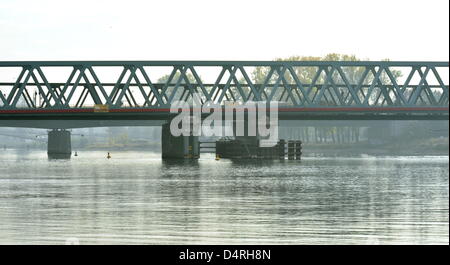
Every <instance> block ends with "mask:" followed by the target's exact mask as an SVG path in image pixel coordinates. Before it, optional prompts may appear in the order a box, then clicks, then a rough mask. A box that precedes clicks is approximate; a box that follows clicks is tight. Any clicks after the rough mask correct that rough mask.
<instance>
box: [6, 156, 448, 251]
mask: <svg viewBox="0 0 450 265" xmlns="http://www.w3.org/2000/svg"><path fill="white" fill-rule="evenodd" d="M11 152H12V151H11ZM0 170H1V171H0V172H1V175H0V243H31V244H37V243H46V244H47V243H50V244H64V242H65V240H66V239H67V238H70V237H77V238H79V240H80V242H81V243H82V244H83V243H85V244H87V243H93V244H104V243H121V244H138V243H148V244H182V243H192V244H203V243H206V244H209V243H212V244H238V243H249V244H285V243H286V244H366V243H367V244H373V243H380V244H399V243H410V244H428V243H441V244H448V205H449V204H448V157H363V158H361V157H348V158H327V157H316V158H315V157H310V158H305V159H304V160H303V161H301V162H300V161H273V162H267V161H253V162H248V161H242V160H241V161H230V160H226V159H221V160H220V161H215V160H214V157H213V156H211V157H207V158H203V159H201V160H199V161H196V160H186V161H182V160H179V161H161V160H160V159H159V154H149V153H143V152H142V153H139V152H123V153H114V155H113V158H112V159H109V160H108V159H106V158H105V157H104V152H83V153H80V154H79V156H78V157H72V159H71V160H51V161H49V160H47V159H46V153H44V152H42V153H40V152H29V153H27V154H19V153H3V154H1V155H0Z"/></svg>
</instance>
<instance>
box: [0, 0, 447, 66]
mask: <svg viewBox="0 0 450 265" xmlns="http://www.w3.org/2000/svg"><path fill="white" fill-rule="evenodd" d="M93 2H94V1H93V0H87V1H85V0H83V1H81V0H77V1H61V0H59V1H57V0H56V1H52V0H46V1H31V0H30V1H23V0H0V60H114V59H117V60H127V59H129V60H178V59H179V60H271V59H273V58H276V57H287V56H291V55H314V56H321V55H325V54H327V53H331V52H337V53H347V54H355V55H357V56H359V57H361V58H370V59H372V60H379V59H383V58H390V59H392V60H440V61H448V60H449V1H448V0H421V1H418V0H377V1H362V0H339V1H336V0H334V1H333V0H327V1H325V0H314V1H313V0H311V1H288V0H271V1H261V0H259V1H244V0H237V1H235V0H227V1H213V0H204V1H200V0H191V1H169V0H164V1H136V0H126V1H111V0H109V1H95V3H93Z"/></svg>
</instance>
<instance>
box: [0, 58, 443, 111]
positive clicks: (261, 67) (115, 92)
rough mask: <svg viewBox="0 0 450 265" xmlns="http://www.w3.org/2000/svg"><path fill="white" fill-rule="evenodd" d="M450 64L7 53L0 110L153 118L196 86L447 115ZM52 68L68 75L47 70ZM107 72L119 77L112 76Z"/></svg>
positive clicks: (207, 91)
mask: <svg viewBox="0 0 450 265" xmlns="http://www.w3.org/2000/svg"><path fill="white" fill-rule="evenodd" d="M161 67H163V68H164V69H165V70H167V72H166V73H165V74H166V76H165V79H164V80H163V82H161V81H159V82H158V79H160V78H161V74H159V75H157V74H155V72H154V71H153V70H152V69H159V68H161ZM448 67H449V63H448V62H405V61H402V62H395V61H17V62H7V61H3V62H0V118H1V119H7V118H8V117H7V116H10V117H15V118H19V117H30V115H32V116H33V115H34V116H35V117H43V118H44V116H47V117H50V116H52V117H56V118H58V117H64V118H69V117H71V116H72V117H76V116H80V115H81V116H83V115H84V116H86V117H91V116H92V117H96V119H97V118H98V117H99V119H101V117H103V118H106V117H107V116H108V115H115V116H118V117H119V116H126V115H127V113H124V112H128V114H136V115H141V114H142V115H146V117H147V118H152V116H155V117H156V116H158V115H165V114H167V113H168V111H167V109H168V108H169V107H170V105H171V103H173V102H175V101H179V100H187V101H189V100H192V97H193V94H197V95H199V96H200V98H201V101H202V103H205V102H206V101H213V102H215V103H219V104H222V105H225V104H227V102H231V103H234V104H236V103H238V104H240V103H244V102H247V101H276V102H278V103H279V105H280V106H282V107H283V108H285V109H287V110H286V112H285V113H284V116H285V117H293V119H296V118H301V117H302V116H305V115H306V116H308V117H309V116H319V117H318V118H320V117H325V116H333V115H332V114H336V115H337V114H339V115H343V116H344V118H346V117H347V116H348V117H349V118H351V116H352V115H356V114H357V115H359V116H361V115H362V114H364V115H366V118H368V119H371V118H374V119H376V118H377V117H378V118H380V119H381V118H384V116H383V115H387V116H386V117H388V118H391V117H394V116H396V117H400V118H401V119H409V118H412V117H409V116H408V115H413V116H414V117H417V118H419V119H420V118H423V117H424V116H425V117H429V118H432V119H448V103H449V91H448V90H449V84H448V83H449V81H448ZM111 68H115V69H116V70H118V71H112V70H111V71H110V69H111ZM55 69H56V70H58V71H62V72H65V74H61V75H59V76H57V77H58V78H55V75H51V74H49V73H48V72H49V71H54V70H55ZM205 69H206V71H205ZM208 69H209V70H211V69H212V70H214V71H210V72H208V71H209V70H208ZM12 70H14V71H15V72H14V71H13V72H14V73H15V74H13V76H9V77H8V78H6V76H7V74H8V73H10V72H11V71H12ZM105 71H106V75H107V76H109V77H111V78H110V79H112V80H113V81H108V82H106V81H105V79H104V76H105ZM108 71H110V72H108ZM100 72H101V73H102V75H99V73H100ZM56 79H57V80H56ZM204 79H209V80H213V81H210V82H206V81H204ZM94 105H102V106H106V108H107V109H108V111H109V114H108V115H106V114H101V113H91V112H93V110H92V109H93V107H94ZM158 110H160V111H159V112H158ZM52 111H53V112H52ZM54 111H60V112H59V113H55V112H54ZM155 111H156V112H157V113H153V112H155ZM88 113H89V115H88ZM102 115H103V116H102ZM437 116H439V117H437ZM336 117H337V116H336ZM316 118H317V117H316Z"/></svg>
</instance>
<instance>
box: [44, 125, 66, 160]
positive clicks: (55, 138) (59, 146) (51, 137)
mask: <svg viewBox="0 0 450 265" xmlns="http://www.w3.org/2000/svg"><path fill="white" fill-rule="evenodd" d="M47 154H48V157H49V158H51V159H69V158H70V157H71V155H72V146H71V138H70V131H66V130H64V129H53V130H51V131H49V132H48V145H47Z"/></svg>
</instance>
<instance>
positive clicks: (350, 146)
mask: <svg viewBox="0 0 450 265" xmlns="http://www.w3.org/2000/svg"><path fill="white" fill-rule="evenodd" d="M11 148H12V149H29V150H45V149H46V145H43V144H39V145H28V146H20V147H19V146H16V147H9V148H8V147H6V148H3V149H11ZM72 151H150V152H160V151H161V143H160V142H156V141H139V142H133V141H128V142H127V143H117V142H116V143H95V144H87V145H84V146H80V145H78V144H77V143H73V144H72ZM303 155H304V156H305V157H307V156H311V155H325V156H328V155H330V156H339V155H343V156H347V155H382V156H385V155H407V156H419V155H444V156H445V155H447V156H448V155H449V138H448V137H437V138H428V139H407V138H398V139H391V140H389V141H385V142H378V143H376V142H369V141H361V142H357V143H332V142H327V143H308V142H307V143H304V144H303Z"/></svg>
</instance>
